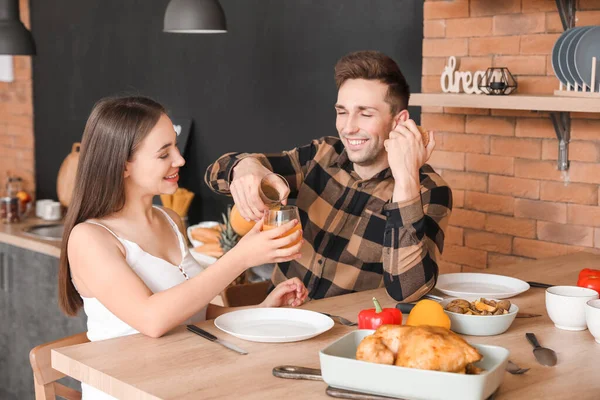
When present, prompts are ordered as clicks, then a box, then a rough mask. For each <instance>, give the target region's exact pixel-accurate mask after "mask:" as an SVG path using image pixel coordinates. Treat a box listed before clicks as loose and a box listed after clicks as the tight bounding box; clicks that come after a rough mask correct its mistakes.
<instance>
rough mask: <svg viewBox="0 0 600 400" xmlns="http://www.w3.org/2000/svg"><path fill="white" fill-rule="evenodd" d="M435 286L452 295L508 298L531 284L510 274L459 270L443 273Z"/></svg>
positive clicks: (526, 288)
mask: <svg viewBox="0 0 600 400" xmlns="http://www.w3.org/2000/svg"><path fill="white" fill-rule="evenodd" d="M435 288H436V289H437V290H439V291H440V292H442V293H444V294H447V295H449V296H452V297H459V298H461V297H488V298H493V299H506V298H509V297H513V296H516V295H518V294H521V293H523V292H524V291H526V290H528V289H529V284H528V283H527V282H524V281H522V280H520V279H517V278H511V277H510V276H504V275H494V274H477V273H468V272H459V273H455V274H442V275H440V276H439V277H438V280H437V284H436V285H435Z"/></svg>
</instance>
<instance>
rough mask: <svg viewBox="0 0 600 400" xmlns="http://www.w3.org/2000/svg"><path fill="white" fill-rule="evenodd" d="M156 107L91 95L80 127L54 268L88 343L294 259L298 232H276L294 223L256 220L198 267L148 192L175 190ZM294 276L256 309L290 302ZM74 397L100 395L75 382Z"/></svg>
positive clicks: (154, 330) (155, 327) (150, 332)
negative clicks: (258, 268)
mask: <svg viewBox="0 0 600 400" xmlns="http://www.w3.org/2000/svg"><path fill="white" fill-rule="evenodd" d="M176 139H177V135H176V133H175V131H174V130H173V124H172V122H171V120H170V119H169V118H168V117H167V115H166V113H165V110H164V108H163V107H162V106H161V105H160V104H158V103H156V102H154V101H153V100H150V99H147V98H143V97H125V98H114V99H104V100H101V101H100V102H98V103H97V104H96V105H95V107H94V109H93V110H92V113H91V115H90V117H89V119H88V121H87V124H86V127H85V131H84V134H83V140H82V146H81V154H80V159H79V166H78V169H77V179H76V182H77V184H76V186H75V190H74V193H73V200H72V202H71V204H70V206H69V210H68V213H67V217H66V221H65V233H64V237H63V247H62V253H61V260H60V271H59V297H60V298H59V301H60V306H61V308H62V309H63V311H64V312H65V313H66V314H68V315H76V314H77V313H78V311H79V310H80V309H81V307H83V308H84V310H85V313H86V315H87V318H88V321H87V327H88V332H87V335H88V338H89V339H90V340H91V341H95V340H103V339H108V338H112V337H117V336H123V335H129V334H134V333H138V332H141V333H143V334H145V335H147V336H151V337H159V336H161V335H163V334H165V333H166V332H168V331H169V330H171V329H173V328H174V327H176V326H178V325H181V324H188V323H195V322H198V321H202V320H204V319H212V318H215V317H217V316H218V315H220V314H222V313H224V312H227V311H229V310H230V309H227V308H224V307H219V306H215V305H213V304H209V302H210V301H211V300H212V299H213V298H214V297H215V296H217V295H218V294H219V293H220V292H221V291H222V290H223V289H225V288H226V287H227V285H228V284H229V283H231V282H232V281H233V280H234V279H235V278H236V277H237V276H238V275H240V274H241V273H242V272H244V271H245V270H246V269H248V268H250V267H253V266H255V265H260V264H265V263H279V262H285V261H289V260H292V259H295V258H299V257H300V253H299V251H300V247H301V243H299V244H296V245H294V246H293V247H290V248H284V247H285V246H287V245H289V244H291V243H293V242H294V241H295V240H297V239H298V237H299V236H300V237H301V235H302V233H301V232H299V233H295V234H293V235H290V236H288V237H283V238H278V237H280V236H281V235H283V234H284V233H285V232H286V231H288V230H289V229H291V228H292V227H293V226H294V225H296V224H297V223H298V221H292V222H290V223H288V224H286V225H283V226H281V227H280V228H277V229H274V230H270V231H265V232H261V226H262V223H260V222H259V223H257V224H256V226H255V227H254V229H252V231H250V232H249V233H248V234H247V235H245V236H244V237H243V238H242V239H241V240H240V241H239V243H238V244H237V245H236V246H235V247H234V248H233V249H232V250H230V251H228V252H227V253H226V254H225V255H224V256H223V257H221V258H220V259H219V260H218V261H217V262H216V263H214V264H213V265H211V266H209V267H208V268H206V269H203V268H202V267H201V266H200V265H199V264H198V263H197V262H196V261H195V260H194V259H193V257H192V256H191V255H190V253H189V251H188V248H187V246H186V244H185V240H184V238H183V235H182V233H181V230H182V224H181V221H180V219H179V218H178V216H177V214H176V213H174V212H173V211H171V210H168V209H163V208H158V207H154V206H153V205H152V198H153V197H154V196H155V195H159V194H172V193H174V192H175V191H176V190H177V187H178V185H177V181H178V179H179V168H180V167H182V166H183V165H184V163H185V161H184V159H183V158H182V157H181V154H180V153H179V151H178V150H177V146H176ZM306 295H307V292H306V288H305V287H304V285H303V284H302V282H301V281H300V280H298V279H297V278H295V279H291V280H288V281H286V282H283V283H282V284H280V285H278V286H277V287H276V288H275V289H274V290H273V291H272V292H271V293H270V294H269V295H268V297H267V298H266V299H265V300H264V302H263V303H262V304H260V305H259V307H260V306H262V307H279V306H283V305H290V306H298V305H300V304H302V302H303V301H304V300H305V298H306ZM82 389H83V394H84V398H86V399H90V398H94V399H96V398H98V399H101V398H102V399H104V398H110V396H107V395H105V394H103V393H102V392H99V391H98V390H96V389H94V388H92V387H89V386H87V385H82Z"/></svg>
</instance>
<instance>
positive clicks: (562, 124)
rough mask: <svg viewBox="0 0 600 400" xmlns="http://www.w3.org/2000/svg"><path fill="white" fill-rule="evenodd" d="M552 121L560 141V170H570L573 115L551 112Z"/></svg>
mask: <svg viewBox="0 0 600 400" xmlns="http://www.w3.org/2000/svg"><path fill="white" fill-rule="evenodd" d="M550 119H551V120H552V124H553V125H554V131H555V132H556V138H557V139H558V170H559V171H566V170H568V169H569V142H570V141H571V114H570V113H568V112H564V111H559V112H551V113H550Z"/></svg>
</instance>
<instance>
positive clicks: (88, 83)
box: [31, 0, 423, 223]
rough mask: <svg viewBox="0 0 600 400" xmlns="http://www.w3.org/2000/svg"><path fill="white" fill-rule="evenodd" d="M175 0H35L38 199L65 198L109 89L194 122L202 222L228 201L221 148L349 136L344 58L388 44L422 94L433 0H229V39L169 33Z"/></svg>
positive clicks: (191, 159)
mask: <svg viewBox="0 0 600 400" xmlns="http://www.w3.org/2000/svg"><path fill="white" fill-rule="evenodd" d="M167 4H168V0H152V1H148V0H102V1H88V0H85V1H82V0H52V1H48V0H31V18H32V27H33V35H34V37H35V40H36V44H37V49H38V55H37V56H35V57H34V58H33V79H34V110H35V147H36V148H35V150H36V152H35V154H36V180H37V190H38V193H37V196H38V198H56V176H57V173H58V169H59V167H60V164H61V162H62V160H63V159H64V157H65V156H66V155H67V154H68V152H69V151H70V149H71V144H72V143H73V142H76V141H80V139H81V134H82V132H83V127H84V125H85V121H86V119H87V117H88V114H89V112H90V110H91V107H92V106H93V104H94V102H95V101H97V100H98V99H100V98H102V97H104V96H109V95H114V94H125V93H129V94H143V95H147V96H151V97H153V98H155V99H156V100H158V101H159V102H161V103H163V104H164V105H165V106H166V107H167V108H168V109H169V110H170V115H171V116H173V117H190V118H192V119H193V128H192V129H193V131H192V133H191V138H190V141H189V143H188V147H187V150H186V153H185V155H184V156H185V158H186V160H187V165H186V167H185V168H184V169H183V170H182V171H181V180H180V185H181V186H183V187H186V188H188V189H190V190H192V191H194V192H196V193H197V196H196V199H195V200H194V202H193V204H192V209H191V211H190V222H191V223H194V222H197V221H199V220H202V219H214V218H215V217H217V216H219V215H220V212H221V211H222V210H223V208H224V206H223V204H224V201H225V200H226V198H224V197H222V196H217V195H214V194H212V193H211V192H210V191H209V190H208V189H207V188H206V186H205V185H204V183H203V179H202V178H203V174H204V171H205V169H206V167H207V166H208V164H210V163H211V162H212V161H214V160H215V159H216V158H217V157H218V156H220V155H221V154H223V153H225V152H229V151H251V152H257V151H263V152H264V151H278V150H283V149H290V148H293V147H295V146H297V145H301V144H305V143H307V142H308V141H310V140H311V139H313V138H316V137H321V136H326V135H334V136H335V135H337V132H336V131H335V124H334V123H335V114H334V110H333V104H334V103H335V100H336V96H337V92H336V89H335V85H334V82H333V66H334V64H335V62H336V61H337V60H338V59H339V58H340V57H341V56H342V55H344V54H346V53H348V52H350V51H355V50H363V49H374V50H380V51H383V52H385V53H386V54H388V55H390V56H391V57H392V58H394V59H395V60H396V61H397V62H398V63H399V65H400V68H401V69H402V71H403V72H404V74H405V76H406V78H407V80H408V82H409V84H410V87H411V90H412V91H413V92H418V91H420V87H421V59H422V58H421V55H422V52H421V47H422V39H423V27H422V21H423V2H422V1H421V0H221V5H222V6H223V8H224V10H225V14H226V17H227V22H228V27H229V32H228V33H226V34H219V35H184V34H167V33H163V32H162V24H163V16H164V11H165V9H166V6H167ZM411 111H414V110H411ZM414 116H417V115H414Z"/></svg>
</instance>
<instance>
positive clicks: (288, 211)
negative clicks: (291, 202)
mask: <svg viewBox="0 0 600 400" xmlns="http://www.w3.org/2000/svg"><path fill="white" fill-rule="evenodd" d="M294 219H297V220H298V224H297V225H296V226H294V227H293V228H292V229H290V230H289V231H287V232H286V233H284V234H283V235H281V236H280V237H285V236H289V235H291V234H293V233H294V232H297V231H299V230H301V229H302V225H301V224H300V215H299V214H298V207H296V206H281V207H280V208H279V209H270V210H269V211H267V212H265V216H264V224H263V230H264V231H268V230H270V229H274V228H277V227H278V226H281V225H284V224H286V223H288V222H290V221H292V220H294ZM301 240H302V235H300V237H298V240H296V241H295V242H294V243H291V244H289V245H287V246H284V247H283V248H284V249H285V248H288V247H292V246H294V245H296V244H297V243H298V242H300V241H301Z"/></svg>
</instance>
